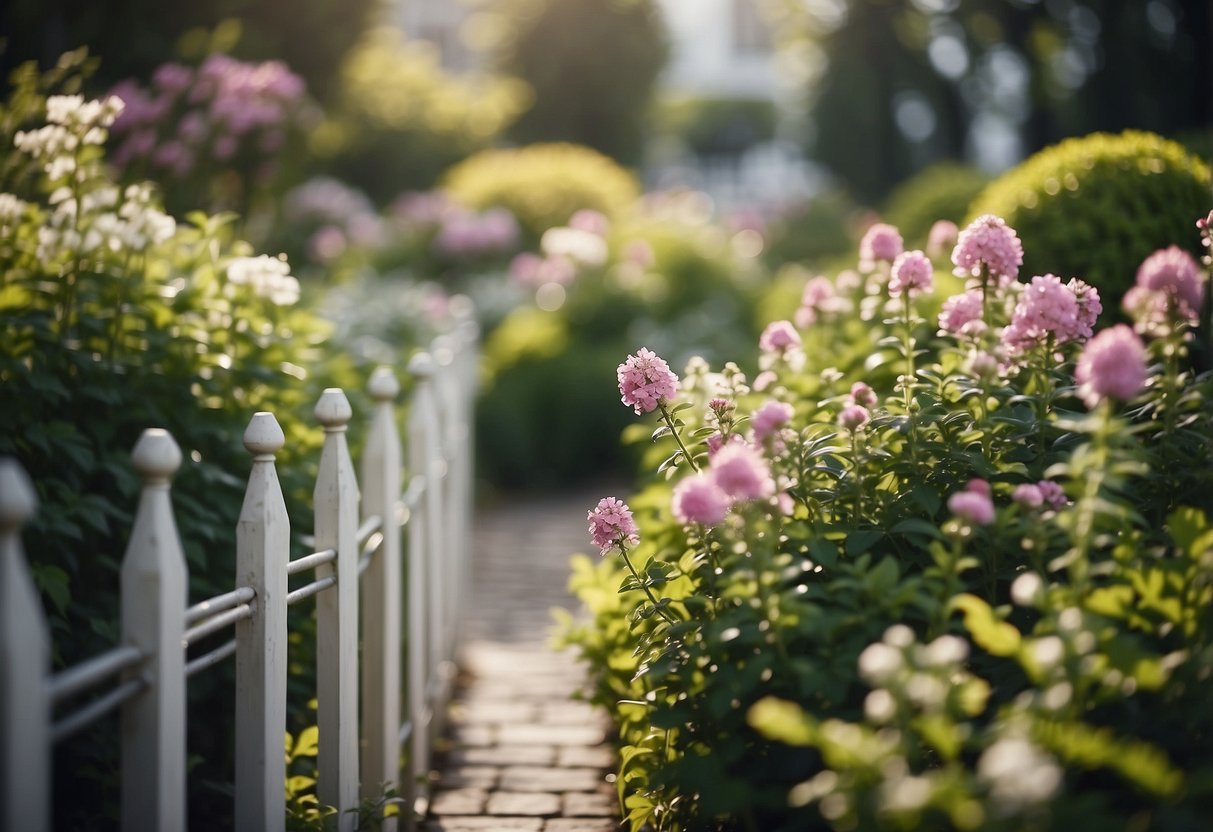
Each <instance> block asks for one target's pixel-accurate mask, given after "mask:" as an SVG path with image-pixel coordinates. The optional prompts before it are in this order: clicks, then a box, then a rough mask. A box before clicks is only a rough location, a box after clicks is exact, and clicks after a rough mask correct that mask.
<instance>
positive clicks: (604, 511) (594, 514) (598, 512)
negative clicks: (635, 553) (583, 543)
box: [586, 497, 640, 555]
mask: <svg viewBox="0 0 1213 832" xmlns="http://www.w3.org/2000/svg"><path fill="white" fill-rule="evenodd" d="M586 519H587V520H589V521H590V527H589V531H590V539H591V540H593V541H594V545H595V546H597V547H598V548H599V549H600V550H601V552H602V554H604V555H605V554H606V553H607V552H608V551H610V550H611V549H614V548H618V549H621V550H622V549H623V546H624V544H625V543H630V544H632V545H633V546H634V545H636V544H637V543H639V542H640V530H639V529H637V528H636V521H635V520H634V519H632V510H631V509H630V508H628V505H627V503H625V502H623V501H622V500H617V499H615V498H614V497H603V498H602V499H601V500H599V501H598V505H597V506H595V507H594V509H593V510H592V511H590V512H588V513H587V514H586Z"/></svg>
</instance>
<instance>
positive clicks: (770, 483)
mask: <svg viewBox="0 0 1213 832" xmlns="http://www.w3.org/2000/svg"><path fill="white" fill-rule="evenodd" d="M709 471H710V473H711V475H712V476H713V477H714V478H715V480H716V484H717V485H718V486H720V488H721V490H722V491H724V493H726V494H728V495H729V497H731V498H732V499H733V500H737V501H740V502H746V501H749V500H757V499H760V498H764V497H770V496H773V495H774V494H775V480H773V479H772V478H771V470H770V468H769V467H768V466H767V462H766V460H765V459H763V458H762V454H760V453H758V451H756V450H754V449H753V448H752V447H750V446H749V445H746V444H744V443H741V442H731V443H729V444H727V445H725V446H724V447H723V448H721V449H720V450H719V451H717V452H716V455H715V456H713V457H712V462H711V467H710V469H709Z"/></svg>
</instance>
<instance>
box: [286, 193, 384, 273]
mask: <svg viewBox="0 0 1213 832" xmlns="http://www.w3.org/2000/svg"><path fill="white" fill-rule="evenodd" d="M283 215H284V216H285V217H286V219H287V220H288V221H289V222H290V224H291V227H292V228H299V229H301V230H303V229H314V231H313V233H312V235H311V237H310V238H309V240H308V249H309V254H310V255H311V256H312V258H313V259H314V260H316V261H318V262H321V263H328V262H331V261H332V260H334V259H335V258H337V257H339V256H340V255H341V254H342V253H343V252H345V251H346V249H347V248H348V247H349V246H350V245H356V246H373V245H377V244H378V243H379V242H380V241H381V239H382V237H383V225H382V222H381V221H380V219H379V215H378V214H377V213H376V212H375V208H374V206H373V205H372V204H371V201H370V199H368V198H367V196H366V195H365V194H364V193H362V192H361V191H358V190H355V189H354V188H351V187H350V186H348V185H346V184H345V183H344V182H341V181H339V180H336V179H331V178H328V177H323V176H318V177H315V178H312V179H309V180H308V181H307V182H304V183H303V184H302V185H299V186H298V187H296V188H293V189H291V190H290V191H288V192H287V194H286V196H285V197H283Z"/></svg>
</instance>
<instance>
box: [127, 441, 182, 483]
mask: <svg viewBox="0 0 1213 832" xmlns="http://www.w3.org/2000/svg"><path fill="white" fill-rule="evenodd" d="M131 462H132V464H133V465H134V466H135V470H136V471H138V472H139V474H140V476H142V477H143V480H144V482H146V483H148V484H151V483H158V482H165V483H167V482H168V481H169V480H170V479H172V477H173V474H175V473H177V469H178V468H180V467H181V448H180V447H178V445H177V441H176V440H175V439H173V437H172V435H171V434H170V433H169V432H168V431H166V430H164V429H163V428H148V429H147V430H145V431H144V432H143V435H142V436H140V437H139V441H138V442H136V443H135V448H134V450H133V451H131Z"/></svg>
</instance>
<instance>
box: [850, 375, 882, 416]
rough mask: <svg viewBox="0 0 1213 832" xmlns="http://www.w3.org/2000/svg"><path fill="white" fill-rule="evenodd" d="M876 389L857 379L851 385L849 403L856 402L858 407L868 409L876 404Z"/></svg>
mask: <svg viewBox="0 0 1213 832" xmlns="http://www.w3.org/2000/svg"><path fill="white" fill-rule="evenodd" d="M876 402H877V399H876V391H875V390H873V389H872V388H871V387H869V386H868V385H867V384H865V383H864V382H862V381H857V382H855V383H854V384H852V385H851V394H850V403H851V404H857V405H859V406H860V407H866V408H868V409H869V410H870V409H871V408H873V407H875V406H876Z"/></svg>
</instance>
